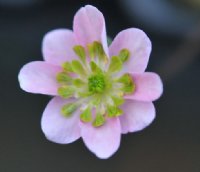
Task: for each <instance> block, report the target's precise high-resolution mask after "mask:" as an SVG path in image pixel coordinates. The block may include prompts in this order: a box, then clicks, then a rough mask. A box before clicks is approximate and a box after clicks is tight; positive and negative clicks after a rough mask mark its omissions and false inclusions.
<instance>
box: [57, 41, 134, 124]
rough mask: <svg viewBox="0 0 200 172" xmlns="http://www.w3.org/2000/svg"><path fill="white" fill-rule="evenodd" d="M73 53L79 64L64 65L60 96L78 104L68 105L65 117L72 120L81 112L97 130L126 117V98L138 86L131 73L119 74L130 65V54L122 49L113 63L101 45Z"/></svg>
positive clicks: (79, 47)
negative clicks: (72, 99) (127, 64)
mask: <svg viewBox="0 0 200 172" xmlns="http://www.w3.org/2000/svg"><path fill="white" fill-rule="evenodd" d="M73 50H74V52H75V53H76V55H77V56H78V57H79V60H73V61H71V62H65V63H63V64H62V68H63V71H62V72H60V73H58V74H57V78H56V79H57V82H58V83H59V84H60V87H59V88H58V95H59V96H61V97H62V98H65V99H67V98H70V97H75V98H76V99H77V101H76V102H73V103H69V104H66V105H64V106H63V107H62V109H61V113H62V115H64V116H65V117H70V116H71V115H72V114H73V112H74V111H76V110H77V109H80V111H81V113H80V119H81V120H82V121H83V122H92V125H93V126H94V127H99V126H101V125H103V124H104V123H105V122H106V119H107V118H113V117H117V116H120V115H122V114H123V112H122V110H121V109H120V108H119V107H120V105H122V104H123V103H124V98H123V96H124V94H132V93H133V92H134V90H135V84H134V81H133V79H132V77H131V76H130V75H129V74H128V73H125V74H123V75H121V76H118V75H116V74H117V73H118V72H120V71H121V69H122V67H123V64H124V63H125V62H126V61H128V59H129V57H130V52H129V51H128V50H127V49H122V50H121V51H120V52H119V54H118V55H117V56H113V57H111V59H110V60H109V59H108V57H107V55H106V53H105V52H104V50H103V46H102V44H101V43H99V42H97V41H95V42H93V43H92V44H89V45H88V46H87V49H85V48H84V47H83V46H81V45H76V46H74V48H73ZM86 54H87V55H86ZM94 112H95V114H94Z"/></svg>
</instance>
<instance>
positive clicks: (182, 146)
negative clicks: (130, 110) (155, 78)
mask: <svg viewBox="0 0 200 172" xmlns="http://www.w3.org/2000/svg"><path fill="white" fill-rule="evenodd" d="M86 4H91V5H94V6H96V7H97V8H98V9H99V10H101V11H102V12H103V14H104V16H105V19H106V24H107V33H108V35H109V36H110V37H112V38H114V36H115V35H116V34H117V33H118V32H119V31H121V30H123V29H126V28H129V27H136V28H140V29H142V30H144V31H145V32H146V33H147V35H148V36H149V37H150V39H151V40H152V44H153V51H152V54H151V58H150V62H149V66H148V69H147V70H148V71H154V72H157V73H158V74H159V75H160V76H161V78H162V80H163V82H164V94H163V96H162V97H161V98H160V99H159V100H158V101H156V102H155V105H156V110H157V118H156V119H155V121H154V122H153V123H152V125H150V126H149V127H148V128H146V129H145V130H143V131H141V132H138V133H133V134H128V135H123V137H122V141H121V146H120V149H119V150H118V152H117V153H116V154H115V155H114V156H113V157H111V158H110V159H108V160H99V159H97V158H96V157H95V156H94V155H93V154H92V153H90V152H89V151H88V150H87V148H86V147H85V146H84V144H83V142H82V140H81V139H80V140H78V141H76V142H75V143H73V144H69V145H58V144H54V143H51V142H49V141H48V140H46V139H45V137H44V135H43V133H42V131H41V127H40V119H41V115H42V112H43V110H44V108H45V106H46V104H47V103H48V101H49V100H50V97H48V96H43V95H34V94H28V93H25V92H24V91H22V90H21V89H20V88H19V84H18V80H17V75H18V72H19V70H20V68H21V67H22V66H23V65H24V64H26V63H28V62H30V61H35V60H42V54H41V41H42V38H43V36H44V34H45V33H46V32H48V31H50V30H53V29H56V28H72V21H73V16H74V14H75V12H76V11H77V10H78V9H79V8H80V7H81V6H84V5H86ZM199 57H200V0H115V1H111V0H101V1H100V0H99V1H94V0H93V1H92V0H90V1H87V0H85V1H83V0H76V1H73V0H0V78H1V82H0V172H13V171H14V172H15V171H16V172H27V171H28V172H46V171H48V172H55V171H56V172H64V171H65V172H66V171H69V172H71V171H72V172H79V171H87V172H88V171H95V172H102V171H103V172H107V171H109V172H110V171H113V172H122V171H123V172H199V171H200V110H199V105H200V100H199V98H200V77H199V76H200V61H199Z"/></svg>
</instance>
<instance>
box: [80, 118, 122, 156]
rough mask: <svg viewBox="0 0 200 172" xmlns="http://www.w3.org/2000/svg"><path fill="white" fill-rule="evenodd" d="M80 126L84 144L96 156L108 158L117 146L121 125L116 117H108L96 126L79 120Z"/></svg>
mask: <svg viewBox="0 0 200 172" xmlns="http://www.w3.org/2000/svg"><path fill="white" fill-rule="evenodd" d="M80 128H81V136H82V138H83V141H84V143H85V145H86V146H87V147H88V149H89V150H90V151H92V152H93V153H94V154H95V155H96V156H97V157H99V158H102V159H105V158H108V157H110V156H111V155H113V154H114V153H115V152H116V151H117V149H118V148H119V145H120V135H121V127H120V121H119V119H118V118H113V119H109V120H107V121H106V123H105V124H104V125H103V126H101V127H98V128H95V127H93V126H92V125H91V124H88V123H82V122H81V123H80Z"/></svg>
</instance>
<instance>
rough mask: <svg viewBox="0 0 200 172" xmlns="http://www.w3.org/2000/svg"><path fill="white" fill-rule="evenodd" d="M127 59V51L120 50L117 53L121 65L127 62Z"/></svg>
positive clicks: (128, 54) (128, 55) (128, 53)
mask: <svg viewBox="0 0 200 172" xmlns="http://www.w3.org/2000/svg"><path fill="white" fill-rule="evenodd" d="M129 57H130V52H129V51H128V50H127V49H122V50H121V51H120V52H119V58H120V59H121V61H122V62H123V63H124V62H126V61H128V59H129Z"/></svg>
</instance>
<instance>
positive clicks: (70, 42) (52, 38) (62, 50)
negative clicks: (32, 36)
mask: <svg viewBox="0 0 200 172" xmlns="http://www.w3.org/2000/svg"><path fill="white" fill-rule="evenodd" d="M74 45H76V42H75V38H74V34H73V32H72V31H71V30H67V29H56V30H53V31H50V32H48V33H47V34H46V35H45V37H44V39H43V43H42V52H43V56H44V59H45V61H47V62H49V63H52V64H55V65H61V64H62V63H63V62H66V61H71V60H73V59H74V58H77V56H76V55H75V53H74V51H73V47H74Z"/></svg>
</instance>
